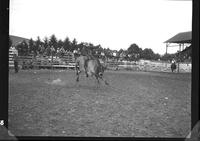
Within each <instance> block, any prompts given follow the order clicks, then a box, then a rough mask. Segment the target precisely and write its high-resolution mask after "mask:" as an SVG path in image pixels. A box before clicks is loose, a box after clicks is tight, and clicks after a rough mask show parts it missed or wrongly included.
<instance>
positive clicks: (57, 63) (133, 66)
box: [9, 53, 192, 73]
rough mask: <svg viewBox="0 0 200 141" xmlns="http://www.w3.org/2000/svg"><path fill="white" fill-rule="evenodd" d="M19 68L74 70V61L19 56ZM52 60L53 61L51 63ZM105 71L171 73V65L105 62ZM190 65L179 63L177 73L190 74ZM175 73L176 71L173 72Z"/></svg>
mask: <svg viewBox="0 0 200 141" xmlns="http://www.w3.org/2000/svg"><path fill="white" fill-rule="evenodd" d="M18 60H19V67H20V68H21V69H33V68H34V69H68V68H70V69H74V68H75V59H74V56H73V54H72V53H66V54H65V55H64V56H63V57H53V59H52V58H51V57H47V56H37V57H33V55H32V56H19V57H18ZM52 60H53V61H52ZM13 66H14V64H13V56H12V54H9V67H10V68H12V67H13ZM106 66H107V69H110V70H130V71H155V72H171V63H169V62H161V61H147V60H145V61H144V60H141V61H138V62H129V61H116V60H109V61H107V62H106ZM191 70H192V64H191V63H180V64H179V72H180V73H184V72H191ZM175 72H177V70H176V71H175Z"/></svg>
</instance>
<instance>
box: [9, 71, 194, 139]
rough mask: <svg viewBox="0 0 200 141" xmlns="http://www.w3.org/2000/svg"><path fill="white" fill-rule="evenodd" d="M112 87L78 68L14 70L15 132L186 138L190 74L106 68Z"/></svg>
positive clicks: (12, 121)
mask: <svg viewBox="0 0 200 141" xmlns="http://www.w3.org/2000/svg"><path fill="white" fill-rule="evenodd" d="M104 75H105V78H106V79H107V80H108V82H109V83H110V86H106V85H104V83H101V84H100V86H98V87H97V85H96V83H95V79H94V78H86V77H85V76H83V75H82V76H81V77H80V82H79V83H76V82H75V73H74V71H73V70H23V71H22V70H21V71H19V73H17V74H15V73H14V71H13V70H11V71H10V72H9V130H10V131H11V133H12V134H14V135H16V136H75V137H77V136H81V137H84V136H89V137H186V136H187V135H188V133H189V132H190V124H191V74H189V73H185V74H177V73H158V72H133V71H106V72H105V73H104Z"/></svg>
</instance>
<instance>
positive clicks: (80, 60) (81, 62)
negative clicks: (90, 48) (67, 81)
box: [75, 55, 109, 85]
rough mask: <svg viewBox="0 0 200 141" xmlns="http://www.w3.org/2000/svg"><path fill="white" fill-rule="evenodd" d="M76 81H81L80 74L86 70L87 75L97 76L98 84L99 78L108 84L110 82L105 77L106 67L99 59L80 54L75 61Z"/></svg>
mask: <svg viewBox="0 0 200 141" xmlns="http://www.w3.org/2000/svg"><path fill="white" fill-rule="evenodd" d="M75 70H76V81H77V82H78V81H79V75H80V73H81V72H84V73H85V75H86V77H88V76H91V77H92V76H95V78H96V80H97V82H98V84H99V83H100V82H99V79H101V80H103V81H104V83H105V84H106V85H109V83H108V82H107V81H106V80H105V79H104V78H103V73H104V70H105V67H104V66H103V65H102V64H101V63H100V61H99V59H97V58H94V57H90V56H82V55H81V56H79V57H77V58H76V61H75Z"/></svg>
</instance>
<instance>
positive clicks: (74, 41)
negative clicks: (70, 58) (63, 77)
mask: <svg viewBox="0 0 200 141" xmlns="http://www.w3.org/2000/svg"><path fill="white" fill-rule="evenodd" d="M76 49H78V48H77V40H76V39H75V38H74V40H73V41H72V44H71V48H70V51H72V52H73V51H74V50H76Z"/></svg>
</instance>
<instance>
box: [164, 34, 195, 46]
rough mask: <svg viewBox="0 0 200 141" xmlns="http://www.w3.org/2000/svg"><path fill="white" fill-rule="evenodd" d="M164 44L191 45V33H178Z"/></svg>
mask: <svg viewBox="0 0 200 141" xmlns="http://www.w3.org/2000/svg"><path fill="white" fill-rule="evenodd" d="M164 43H192V31H188V32H181V33H178V34H176V35H175V36H173V37H172V38H170V39H168V40H167V41H165V42H164Z"/></svg>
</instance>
